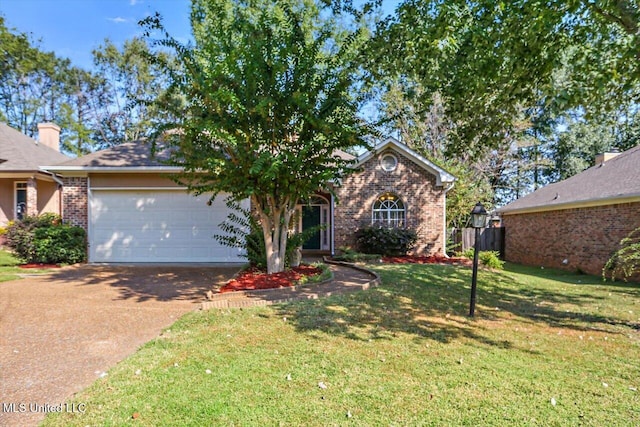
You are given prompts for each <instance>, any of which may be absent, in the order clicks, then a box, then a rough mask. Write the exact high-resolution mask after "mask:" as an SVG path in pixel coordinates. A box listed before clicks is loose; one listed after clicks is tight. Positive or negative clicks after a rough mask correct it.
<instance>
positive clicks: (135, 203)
mask: <svg viewBox="0 0 640 427" xmlns="http://www.w3.org/2000/svg"><path fill="white" fill-rule="evenodd" d="M207 201H208V197H206V196H200V197H194V196H192V195H190V194H187V193H186V191H185V190H184V189H179V188H176V189H153V190H150V189H142V190H128V189H127V190H124V189H100V190H97V189H93V190H91V191H90V192H89V212H88V216H89V218H88V219H89V221H88V222H89V224H88V229H89V230H88V231H89V261H90V262H98V263H102V262H106V263H113V262H117V263H152V262H164V263H185V262H213V263H216V262H244V261H245V258H243V257H242V256H241V255H242V254H241V250H240V249H238V248H229V247H226V246H222V245H221V244H220V243H218V241H217V240H216V239H214V235H216V234H221V233H222V232H221V230H220V226H219V225H220V223H221V222H223V221H224V220H225V219H226V217H227V214H228V213H229V210H228V208H227V207H226V205H225V196H224V195H219V196H218V197H217V198H216V199H215V200H214V201H213V202H212V203H211V205H210V206H209V205H208V204H207ZM243 207H248V201H247V202H245V203H244V204H243Z"/></svg>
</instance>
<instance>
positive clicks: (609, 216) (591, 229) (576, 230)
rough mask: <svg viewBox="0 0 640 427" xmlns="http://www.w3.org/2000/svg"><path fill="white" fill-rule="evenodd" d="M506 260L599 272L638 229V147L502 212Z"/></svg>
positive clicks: (605, 158) (600, 158)
mask: <svg viewBox="0 0 640 427" xmlns="http://www.w3.org/2000/svg"><path fill="white" fill-rule="evenodd" d="M498 212H499V214H500V216H501V217H502V221H503V223H504V226H505V233H506V236H505V258H506V259H507V260H508V261H512V262H516V263H520V264H527V265H539V266H544V267H557V268H563V269H568V270H574V271H583V272H586V273H589V274H596V275H597V274H601V273H602V268H603V267H604V264H605V263H606V262H607V260H608V259H609V257H610V256H611V255H612V254H613V252H614V251H615V250H616V249H618V247H619V246H618V245H619V243H620V240H622V239H623V238H624V237H626V236H627V235H628V234H629V233H630V232H631V231H632V230H634V229H636V228H637V227H640V146H637V147H635V148H632V149H630V150H627V151H625V152H623V153H619V154H618V153H606V154H603V155H600V156H598V157H597V158H596V165H595V166H593V167H591V168H589V169H587V170H585V171H583V172H581V173H579V174H577V175H575V176H573V177H571V178H568V179H566V180H564V181H561V182H558V183H555V184H550V185H548V186H546V187H544V188H541V189H539V190H537V191H535V192H533V193H531V194H529V195H528V196H526V197H523V198H521V199H519V200H516V201H514V202H512V203H510V204H508V205H507V206H505V207H503V208H501V209H499V210H498Z"/></svg>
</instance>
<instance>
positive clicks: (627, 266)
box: [602, 227, 640, 282]
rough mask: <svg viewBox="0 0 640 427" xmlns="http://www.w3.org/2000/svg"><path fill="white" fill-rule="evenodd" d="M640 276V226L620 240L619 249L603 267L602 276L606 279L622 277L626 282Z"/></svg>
mask: <svg viewBox="0 0 640 427" xmlns="http://www.w3.org/2000/svg"><path fill="white" fill-rule="evenodd" d="M638 276H640V227H639V228H636V229H635V230H633V231H632V232H631V233H629V234H628V235H627V237H625V238H624V239H622V240H621V241H620V249H618V250H617V251H616V252H614V254H613V255H612V256H611V258H609V260H608V261H607V263H606V264H605V265H604V268H603V269H602V277H603V278H604V279H605V280H606V279H607V277H610V278H611V280H616V279H619V278H622V279H623V280H624V281H625V282H626V281H627V280H629V279H631V278H635V277H638Z"/></svg>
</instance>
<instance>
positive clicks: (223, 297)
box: [202, 259, 380, 310]
mask: <svg viewBox="0 0 640 427" xmlns="http://www.w3.org/2000/svg"><path fill="white" fill-rule="evenodd" d="M324 262H325V263H326V264H328V265H329V268H330V269H331V271H332V273H333V278H332V279H329V280H327V281H324V282H321V283H313V284H309V285H301V286H293V287H290V288H277V289H262V290H255V291H240V292H226V293H222V294H214V295H213V297H212V298H211V299H210V300H209V301H205V302H203V303H202V309H203V310H208V309H211V308H234V307H235V308H238V307H253V306H263V305H271V304H279V303H284V302H290V301H296V300H305V299H317V298H321V297H328V296H331V295H337V294H344V293H348V292H356V291H362V290H365V289H369V288H370V287H373V286H378V285H379V284H380V277H379V276H378V275H377V274H375V273H374V272H372V271H369V270H367V269H364V268H361V267H358V266H354V265H352V264H348V263H342V262H337V261H328V260H326V259H325V260H324Z"/></svg>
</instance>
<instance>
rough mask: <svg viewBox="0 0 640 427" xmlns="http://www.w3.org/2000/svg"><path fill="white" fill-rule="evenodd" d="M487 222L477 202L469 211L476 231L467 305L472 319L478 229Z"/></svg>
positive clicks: (476, 277)
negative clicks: (469, 301)
mask: <svg viewBox="0 0 640 427" xmlns="http://www.w3.org/2000/svg"><path fill="white" fill-rule="evenodd" d="M486 221H487V211H486V210H485V208H484V206H482V203H480V202H478V203H477V204H476V205H475V206H474V207H473V210H472V211H471V226H472V227H473V228H475V229H476V241H475V244H474V249H473V276H472V277H471V303H470V304H469V316H470V317H473V316H474V314H475V311H476V282H477V280H478V242H479V241H480V229H481V228H484V226H485V224H486Z"/></svg>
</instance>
